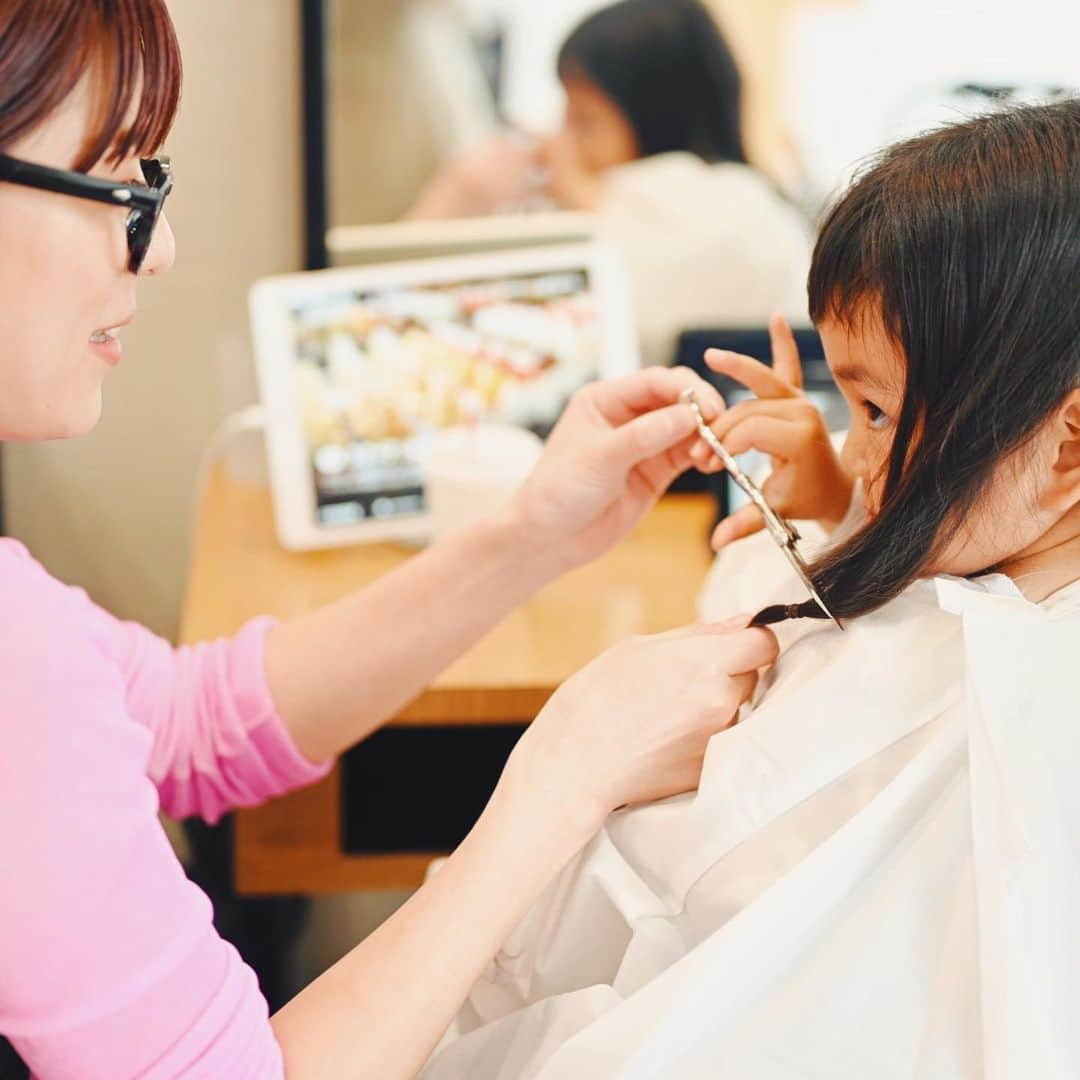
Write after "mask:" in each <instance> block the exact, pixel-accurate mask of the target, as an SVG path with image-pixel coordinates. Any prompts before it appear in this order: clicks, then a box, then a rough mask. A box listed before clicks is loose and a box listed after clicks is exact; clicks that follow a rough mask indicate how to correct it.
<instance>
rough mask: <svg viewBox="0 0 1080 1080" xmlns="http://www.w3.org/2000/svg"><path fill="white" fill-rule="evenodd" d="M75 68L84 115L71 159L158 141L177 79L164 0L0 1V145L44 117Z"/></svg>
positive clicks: (155, 145)
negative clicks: (81, 138) (86, 99)
mask: <svg viewBox="0 0 1080 1080" xmlns="http://www.w3.org/2000/svg"><path fill="white" fill-rule="evenodd" d="M84 77H89V78H90V81H91V92H92V97H91V102H92V107H91V124H90V130H89V131H88V132H87V137H86V141H85V143H84V144H83V147H82V148H81V150H80V152H79V156H78V159H77V160H76V161H75V162H73V168H75V169H78V170H80V171H87V170H89V169H91V168H93V166H94V165H95V164H97V162H99V161H101V159H102V158H104V157H106V155H107V156H108V157H109V159H110V160H111V161H112V162H114V163H115V162H119V161H122V160H123V159H124V158H126V157H129V156H131V155H132V154H136V153H137V154H141V155H146V156H149V155H151V154H153V153H155V152H156V151H157V150H158V149H160V147H161V146H162V144H163V143H164V141H165V137H166V135H167V134H168V132H169V129H170V128H171V127H172V124H173V120H174V119H175V117H176V111H177V107H178V105H179V102H180V85H181V79H182V68H181V62H180V47H179V45H178V43H177V40H176V32H175V30H174V28H173V24H172V19H171V18H170V16H169V12H168V10H167V8H166V7H165V0H0V150H9V149H10V148H11V146H12V145H13V144H14V143H16V142H18V141H19V140H20V139H21V138H23V137H24V136H26V135H28V134H29V133H30V132H31V131H33V130H34V129H35V128H37V127H38V126H39V125H40V124H42V123H43V122H44V121H45V120H46V119H48V117H49V116H50V115H51V114H52V113H53V112H54V111H55V110H56V109H57V108H58V107H59V106H60V105H61V104H62V103H63V102H64V101H65V100H66V99H67V98H68V97H69V95H70V94H71V93H72V91H73V90H74V89H75V88H76V86H77V85H78V84H79V82H80V80H82V79H83V78H84Z"/></svg>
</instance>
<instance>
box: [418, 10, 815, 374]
mask: <svg viewBox="0 0 1080 1080" xmlns="http://www.w3.org/2000/svg"><path fill="white" fill-rule="evenodd" d="M558 74H559V79H560V81H561V82H562V85H563V88H564V90H565V92H566V109H565V114H564V119H563V124H562V127H561V129H560V130H559V131H557V132H555V133H554V134H552V135H549V136H546V137H543V138H537V139H530V138H529V137H527V136H523V135H521V134H520V133H510V134H507V135H502V136H496V137H494V138H492V139H489V140H487V141H485V142H484V143H482V144H479V145H477V146H476V147H474V148H473V149H472V150H471V151H469V152H467V153H465V154H463V155H462V156H460V157H458V158H456V159H455V160H453V161H451V162H450V163H449V164H448V165H447V166H446V167H445V168H444V169H443V171H442V172H441V173H439V174H438V175H437V176H436V177H435V178H434V180H433V181H432V182H431V183H430V184H429V185H428V187H427V188H426V189H425V191H424V192H423V193H422V195H421V196H420V198H419V200H418V201H417V203H416V204H415V205H414V207H413V208H412V210H411V211H410V213H409V215H408V216H409V217H410V218H411V219H413V220H425V219H437V218H454V217H475V216H481V215H485V214H491V213H497V212H506V211H509V210H514V209H521V208H523V207H526V206H528V205H529V204H530V203H533V204H535V196H536V194H537V192H538V191H540V192H542V193H543V195H544V196H545V197H546V201H547V202H548V204H549V205H553V206H555V207H559V208H562V209H567V210H578V211H586V212H589V213H592V214H594V215H595V217H596V233H597V235H598V237H599V238H600V239H602V240H605V241H607V242H608V243H610V244H612V245H613V246H614V247H615V248H616V249H617V250H618V251H619V252H620V253H621V255H622V256H623V260H624V262H625V264H626V266H627V269H628V271H629V275H630V280H631V286H632V289H633V294H634V300H635V308H636V311H637V321H638V330H639V335H640V338H641V343H642V350H643V353H644V355H645V358H646V359H647V360H648V361H649V362H654V363H664V362H668V361H670V359H671V358H672V357H673V355H674V353H675V345H676V341H677V338H678V335H679V334H680V333H681V332H682V331H683V330H688V329H693V328H700V327H704V326H740V327H741V326H759V325H764V324H765V323H766V322H767V321H768V319H769V316H770V315H771V314H772V313H774V312H781V313H783V314H784V315H785V316H786V317H787V318H788V319H789V320H791V321H793V322H796V323H805V322H806V313H805V307H806V297H805V282H806V274H807V270H808V267H809V259H810V234H809V229H808V227H807V224H806V222H805V221H804V220H803V218H802V216H801V214H800V213H799V211H798V210H797V209H796V208H795V207H794V206H793V205H792V204H791V203H790V202H789V201H788V200H787V199H785V198H784V196H783V195H782V194H781V193H780V192H779V191H778V190H777V189H776V187H775V186H774V185H773V183H772V182H771V181H770V180H769V179H768V178H767V177H766V176H765V175H764V174H763V173H761V172H760V171H759V170H757V169H755V168H754V167H753V166H752V165H751V164H750V163H749V162H748V161H747V157H746V152H745V149H744V146H743V138H742V130H741V119H740V117H741V104H742V79H741V76H740V73H739V69H738V66H737V65H736V62H735V59H734V57H733V56H732V53H731V50H730V48H729V47H728V45H727V42H726V41H725V40H724V37H723V34H722V33H721V31H720V28H719V26H718V25H717V22H716V20H715V19H714V18H713V16H712V14H711V13H710V12H709V11H708V9H707V8H706V7H705V6H704V5H703V4H702V3H701V0H620V2H619V3H616V4H614V5H612V6H611V7H608V8H605V9H603V10H601V11H599V12H597V13H595V14H593V15H591V16H589V17H588V18H587V19H585V20H584V21H583V22H582V23H581V24H580V25H579V26H578V27H577V28H576V29H575V30H574V31H573V32H572V33H571V34H570V36H569V37H568V38H567V40H566V41H565V42H564V43H563V46H562V49H561V50H560V53H559V58H558Z"/></svg>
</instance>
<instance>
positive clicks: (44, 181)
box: [0, 154, 173, 274]
mask: <svg viewBox="0 0 1080 1080" xmlns="http://www.w3.org/2000/svg"><path fill="white" fill-rule="evenodd" d="M139 164H140V165H141V166H142V171H143V176H144V177H145V178H146V186H145V187H143V186H142V185H141V184H114V183H113V182H112V181H110V180H99V179H98V178H97V177H94V176H87V175H86V173H81V172H70V171H68V170H66V169H51V168H49V167H48V166H47V165H36V164H34V163H33V162H30V161H20V160H19V159H18V158H13V157H8V156H7V154H0V181H6V182H7V183H9V184H21V185H22V186H23V187H31V188H38V189H40V190H41V191H54V192H56V193H57V194H59V195H73V196H74V197H75V198H77V199H90V200H92V201H93V202H100V203H109V204H110V205H112V206H124V207H129V208H130V209H131V213H130V214H128V219H127V244H128V269H129V270H130V271H131V272H132V273H133V274H137V273H138V272H139V270H140V269H142V264H143V261H144V260H145V258H146V253H147V252H148V251H149V250H150V241H151V240H152V239H153V238H154V228H155V227H156V225H157V223H158V220H159V219H160V217H161V210H162V207H163V206H164V205H165V200H166V198H168V196H169V192H170V191H172V188H173V174H172V160H171V159H170V158H168V157H164V156H163V157H156V158H143V159H142V161H140V163H139Z"/></svg>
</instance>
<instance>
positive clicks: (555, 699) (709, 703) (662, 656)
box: [505, 617, 778, 831]
mask: <svg viewBox="0 0 1080 1080" xmlns="http://www.w3.org/2000/svg"><path fill="white" fill-rule="evenodd" d="M748 622H749V617H740V618H738V619H733V620H729V621H728V622H726V623H723V624H721V625H719V626H708V625H697V626H690V627H686V628H684V629H681V630H675V631H672V632H670V633H666V634H660V635H657V636H654V637H636V638H630V639H628V640H626V641H624V642H622V643H621V644H619V645H616V646H615V647H614V648H613V649H611V650H609V651H608V652H606V653H604V654H603V655H602V656H600V657H599V658H598V659H596V660H594V661H593V662H592V663H591V664H589V665H588V667H585V668H583V669H582V670H581V671H579V672H578V673H577V674H576V675H575V676H573V677H572V678H571V679H569V680H568V681H567V682H566V683H564V684H563V685H562V686H561V687H560V688H559V689H558V690H557V691H556V692H555V694H554V695H553V696H552V698H551V700H550V701H549V702H548V704H547V705H546V706H545V707H544V709H543V711H542V712H541V713H540V715H539V716H538V717H537V718H536V720H535V721H534V722H533V724H532V725H531V727H530V728H529V730H528V731H527V732H526V733H525V735H524V737H523V738H522V739H521V741H520V743H519V744H518V746H517V747H516V748H515V750H514V753H513V755H512V756H511V758H510V762H509V764H508V766H507V770H506V774H505V780H506V783H507V784H510V785H519V786H523V787H524V788H525V789H526V790H529V791H531V792H533V793H534V796H535V797H536V798H539V799H540V800H541V801H544V802H546V803H547V805H549V806H551V807H552V811H551V812H552V813H560V814H565V815H566V816H567V819H568V820H570V821H572V822H573V823H574V824H580V825H581V826H582V828H583V830H584V831H591V830H594V829H595V828H597V827H599V824H600V823H601V822H602V821H603V819H604V818H605V817H606V816H607V815H608V814H609V813H610V812H611V811H612V810H615V809H617V808H618V807H620V806H624V805H627V804H630V803H641V802H648V801H652V800H654V799H661V798H665V797H667V796H669V795H677V794H680V793H682V792H684V791H691V790H693V789H694V788H696V787H697V785H698V781H699V780H700V777H701V764H702V760H703V758H704V755H705V748H706V746H707V745H708V742H709V739H710V738H712V736H713V735H715V734H716V733H717V732H718V731H723V730H724V729H725V728H727V727H729V726H731V724H732V723H733V722H734V721H735V718H736V715H737V713H738V710H739V706H740V705H741V704H742V703H743V702H744V701H746V700H748V698H749V697H750V695H751V694H752V693H753V690H754V687H755V686H756V685H757V680H758V672H759V670H760V669H761V668H764V667H768V666H770V665H772V664H773V663H774V662H775V660H776V657H777V651H778V649H777V643H776V638H775V637H774V636H773V635H772V633H771V632H769V631H767V630H764V629H757V628H751V629H747V628H746V627H747V624H748ZM556 808H557V809H556Z"/></svg>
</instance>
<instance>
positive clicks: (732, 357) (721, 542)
mask: <svg viewBox="0 0 1080 1080" xmlns="http://www.w3.org/2000/svg"><path fill="white" fill-rule="evenodd" d="M769 336H770V338H771V339H772V350H773V366H772V367H771V368H770V367H768V366H767V365H766V364H762V363H761V362H760V361H758V360H754V359H751V358H750V357H749V356H740V355H739V354H738V353H732V352H721V351H720V350H718V349H710V350H709V351H708V352H707V353H706V354H705V360H706V363H708V365H709V367H711V368H712V369H713V371H717V372H720V373H721V374H723V375H727V376H729V377H730V378H732V379H735V380H736V381H737V382H741V383H742V384H743V385H744V386H746V387H747V388H748V389H750V390H752V391H753V392H754V393H755V394H757V399H756V400H754V401H745V402H742V403H741V404H739V405H735V406H734V407H733V408H731V409H729V410H728V411H727V412H725V413H724V414H723V415H722V416H721V417H720V418H719V420H717V421H716V423H714V424H713V430H714V431H715V432H716V434H717V437H718V438H719V439H720V441H721V442H722V443H723V444H724V446H726V447H727V449H728V450H730V451H731V453H733V454H736V455H738V454H743V453H746V451H747V450H759V451H761V452H762V453H766V454H769V455H771V457H772V465H773V471H772V473H771V474H770V476H769V478H768V480H766V481H765V485H764V487H763V489H762V490H763V492H764V494H765V498H766V499H767V500H768V502H769V505H770V506H772V507H773V509H775V510H776V511H777V512H778V513H780V514H783V515H784V517H787V518H794V519H799V520H804V521H807V520H816V521H819V522H821V524H822V525H823V526H824V527H825V528H826V529H828V530H830V531H831V530H832V529H834V528H835V527H836V526H837V525H838V524H839V523H840V522H841V521H842V520H843V518H844V515H845V514H846V513H847V509H848V506H849V504H850V503H851V494H852V485H853V481H852V478H851V476H850V475H848V473H847V472H846V471H845V470H844V468H843V466H842V465H841V463H840V458H839V455H838V454H837V453H836V451H835V450H834V449H833V445H832V442H831V441H830V439H829V432H828V429H827V428H826V426H825V418H824V417H823V416H822V415H821V413H820V412H819V411H818V410H817V408H815V406H814V405H812V404H811V403H810V401H809V400H807V398H806V396H805V395H804V394H803V392H802V385H803V379H802V364H801V363H800V360H799V348H798V346H797V345H796V344H795V336H794V334H792V332H791V328H790V327H789V326H788V324H787V322H786V321H785V320H784V318H783V317H782V316H780V315H774V316H773V318H772V319H771V320H770V322H769ZM763 526H764V522H763V521H762V518H761V514H760V512H759V511H758V509H757V508H756V507H754V506H744V507H742V508H741V509H740V510H738V511H736V512H735V513H734V514H732V515H731V516H730V517H728V518H725V519H724V520H723V521H722V522H720V524H719V525H717V527H716V531H715V532H714V533H713V538H712V545H713V549H714V550H716V551H719V550H720V549H721V548H723V547H725V546H726V545H727V544H730V543H731V542H732V541H733V540H738V539H739V538H740V537H743V536H750V535H751V534H752V533H756V532H757V531H758V530H759V529H761V528H763Z"/></svg>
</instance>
